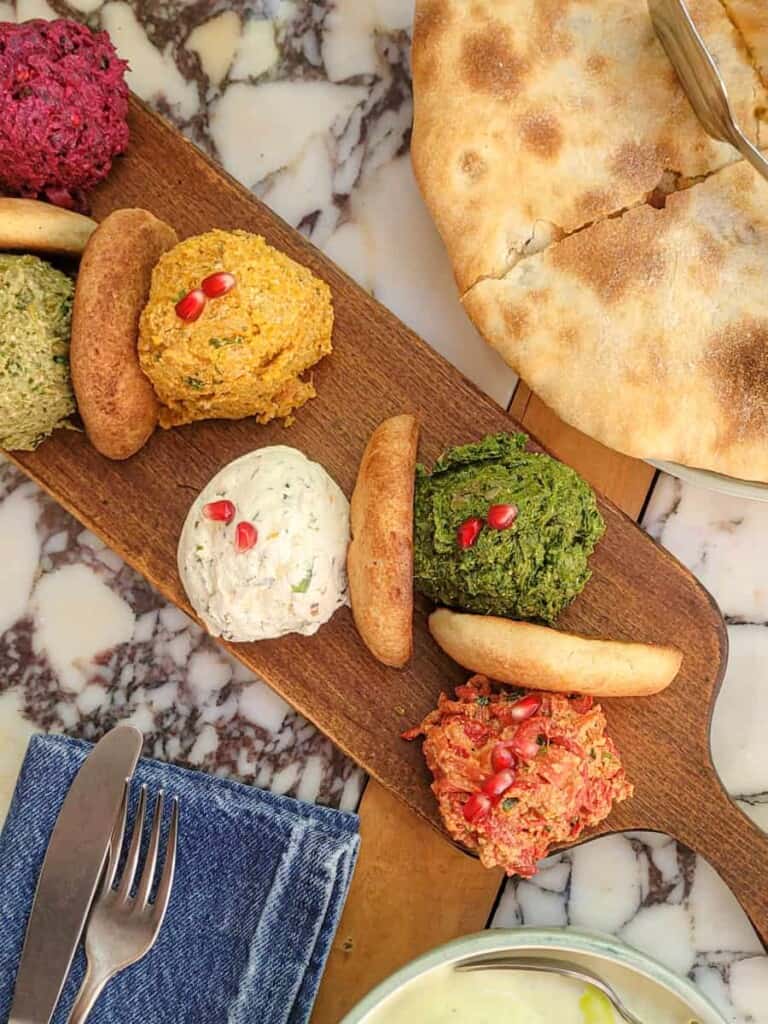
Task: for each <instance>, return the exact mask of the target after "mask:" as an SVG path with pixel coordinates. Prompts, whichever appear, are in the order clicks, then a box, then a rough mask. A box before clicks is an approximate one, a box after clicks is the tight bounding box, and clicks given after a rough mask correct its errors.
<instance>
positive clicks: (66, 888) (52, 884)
mask: <svg viewBox="0 0 768 1024" xmlns="http://www.w3.org/2000/svg"><path fill="white" fill-rule="evenodd" d="M142 739H143V737H142V735H141V733H140V732H139V730H138V729H135V728H134V727H133V726H132V725H118V726H117V727H116V728H114V729H112V730H111V731H110V732H108V733H107V734H106V736H104V737H103V739H101V740H100V741H99V742H98V743H97V744H96V746H95V747H94V748H93V750H92V751H91V753H90V754H89V755H88V757H87V758H86V760H85V763H84V764H83V766H82V768H81V769H80V771H79V772H78V773H77V775H76V776H75V780H74V782H73V783H72V785H71V786H70V789H69V792H68V793H67V795H66V797H65V798H64V803H63V804H62V807H61V811H60V812H59V816H58V818H57V819H56V824H55V826H54V829H53V832H52V833H51V838H50V841H49V843H48V849H47V850H46V853H45V859H44V860H43V866H42V868H41V869H40V877H39V878H38V880H37V890H36V891H35V898H34V901H33V903H32V910H31V912H30V915H29V921H28V922H27V932H26V935H25V937H24V947H23V949H22V951H21V961H20V963H19V970H18V973H17V975H16V987H15V989H14V993H13V1003H12V1005H11V1016H10V1018H9V1020H8V1024H49V1022H50V1020H51V1017H52V1016H53V1012H54V1010H55V1009H56V1004H57V1003H58V1001H59V996H60V995H61V990H62V988H63V987H64V982H65V981H66V978H67V975H68V973H69V968H70V966H71V964H72V958H73V957H74V955H75V950H76V949H77V945H78V943H79V941H80V936H81V935H82V932H83V928H84V926H85V921H86V918H87V917H88V911H89V910H90V908H91V904H92V902H93V899H94V896H95V894H96V888H97V886H98V884H99V880H100V878H101V873H102V869H103V867H104V860H105V857H106V853H107V848H108V846H109V842H110V839H111V837H112V830H113V828H114V825H115V821H116V820H117V815H118V813H119V810H120V805H121V802H122V799H123V793H124V791H125V785H126V782H127V781H128V780H129V779H130V778H131V776H132V775H133V771H134V769H135V767H136V762H137V761H138V759H139V755H140V753H141V747H142Z"/></svg>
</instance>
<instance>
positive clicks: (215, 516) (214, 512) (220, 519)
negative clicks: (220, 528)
mask: <svg viewBox="0 0 768 1024" xmlns="http://www.w3.org/2000/svg"><path fill="white" fill-rule="evenodd" d="M203 515H204V516H205V518H206V519H210V520H211V521H212V522H214V523H231V522H232V520H233V519H234V518H235V506H234V504H233V503H232V502H231V501H227V499H226V498H223V499H222V500H221V501H209V502H208V504H207V505H203Z"/></svg>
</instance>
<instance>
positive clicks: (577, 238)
mask: <svg viewBox="0 0 768 1024" xmlns="http://www.w3.org/2000/svg"><path fill="white" fill-rule="evenodd" d="M663 231H664V222H663V221H662V220H661V219H660V216H659V215H657V214H652V213H651V211H650V210H644V211H642V214H641V215H640V216H635V217H630V216H626V217H622V218H618V219H616V220H606V221H603V222H602V223H600V224H596V225H594V226H593V227H591V228H589V229H588V230H586V231H580V232H577V233H576V234H574V235H571V236H570V237H569V238H566V239H565V240H564V241H562V242H561V243H560V244H559V245H556V246H554V247H553V248H552V249H551V250H550V251H551V253H552V262H553V264H554V266H556V267H558V268H559V269H560V270H564V271H566V272H567V273H569V274H572V275H573V276H574V277H576V278H578V279H579V280H580V281H583V282H584V284H585V285H588V286H589V287H590V288H592V289H593V291H595V292H596V293H597V295H598V296H599V297H600V298H601V299H602V301H603V302H604V303H606V304H611V303H614V302H617V301H619V300H620V299H621V298H622V297H623V296H624V295H625V294H626V293H627V292H629V291H631V290H632V289H637V290H643V289H646V288H656V287H658V285H659V284H660V283H661V282H662V281H663V279H664V270H665V267H666V259H665V256H664V253H663V251H662V250H661V249H660V248H659V245H658V242H659V239H660V236H661V235H662V234H663Z"/></svg>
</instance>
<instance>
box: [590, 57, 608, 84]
mask: <svg viewBox="0 0 768 1024" xmlns="http://www.w3.org/2000/svg"><path fill="white" fill-rule="evenodd" d="M607 67H608V58H607V57H604V56H603V55H602V53H591V54H590V55H589V56H588V57H587V62H586V68H587V71H588V72H589V73H590V75H594V76H595V77H596V78H597V77H599V76H600V75H602V73H603V72H604V71H605V69H606V68H607Z"/></svg>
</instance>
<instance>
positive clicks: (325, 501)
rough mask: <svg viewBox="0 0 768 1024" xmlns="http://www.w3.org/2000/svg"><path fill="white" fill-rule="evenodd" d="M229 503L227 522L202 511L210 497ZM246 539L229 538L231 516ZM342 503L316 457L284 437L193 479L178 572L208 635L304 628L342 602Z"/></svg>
mask: <svg viewBox="0 0 768 1024" xmlns="http://www.w3.org/2000/svg"><path fill="white" fill-rule="evenodd" d="M222 500H227V501H231V502H232V503H233V504H234V506H235V515H234V518H233V519H232V521H231V522H229V523H225V522H215V521H211V520H210V519H209V518H206V516H205V514H204V511H203V510H204V508H205V506H206V505H208V504H209V503H210V502H217V501H222ZM241 522H247V523H251V524H252V525H253V527H255V529H256V531H257V534H258V537H257V540H256V543H255V544H254V545H253V546H252V547H251V548H250V549H249V550H247V551H238V550H237V549H236V547H235V531H236V528H237V525H238V523H241ZM348 545H349V502H348V501H347V499H346V497H345V496H344V493H343V492H342V490H341V489H340V487H339V486H338V484H337V483H336V482H335V481H334V480H333V479H332V478H331V477H330V476H329V475H328V473H326V471H325V470H324V469H323V467H322V466H320V465H318V463H316V462H310V460H309V459H308V458H307V457H306V456H305V455H303V454H302V452H300V451H297V450H296V449H295V448H288V447H286V446H285V445H275V446H274V447H268V448H259V449H257V450H256V451H253V452H250V453H249V454H248V455H244V456H243V457H242V458H240V459H235V461H234V462H230V464H229V465H228V466H225V467H224V469H222V470H221V472H219V473H217V474H216V476H215V477H214V478H213V479H212V480H211V481H210V482H209V483H208V484H207V485H206V486H205V487H204V488H203V490H202V491H201V492H200V494H199V495H198V497H197V498H196V500H195V502H194V503H193V505H192V508H191V509H190V510H189V513H188V515H187V519H186V522H185V523H184V529H183V530H182V534H181V538H180V540H179V551H178V564H179V575H180V576H181V581H182V583H183V584H184V589H185V590H186V592H187V596H188V597H189V600H190V602H191V603H192V606H193V607H194V609H195V611H196V612H197V614H198V615H199V616H200V618H201V619H202V620H203V622H204V623H205V625H206V626H207V627H208V630H209V631H210V632H211V633H212V634H213V635H214V636H223V637H224V638H225V639H226V640H235V641H238V640H267V639H270V638H273V637H280V636H283V635H284V634H286V633H302V634H304V635H305V636H310V635H311V634H313V633H316V632H317V630H318V629H319V628H320V626H321V625H322V624H323V623H324V622H327V621H328V619H330V617H331V616H332V615H333V613H334V612H335V611H336V609H337V608H339V607H340V606H341V605H343V604H346V603H347V576H346V555H347V547H348Z"/></svg>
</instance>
